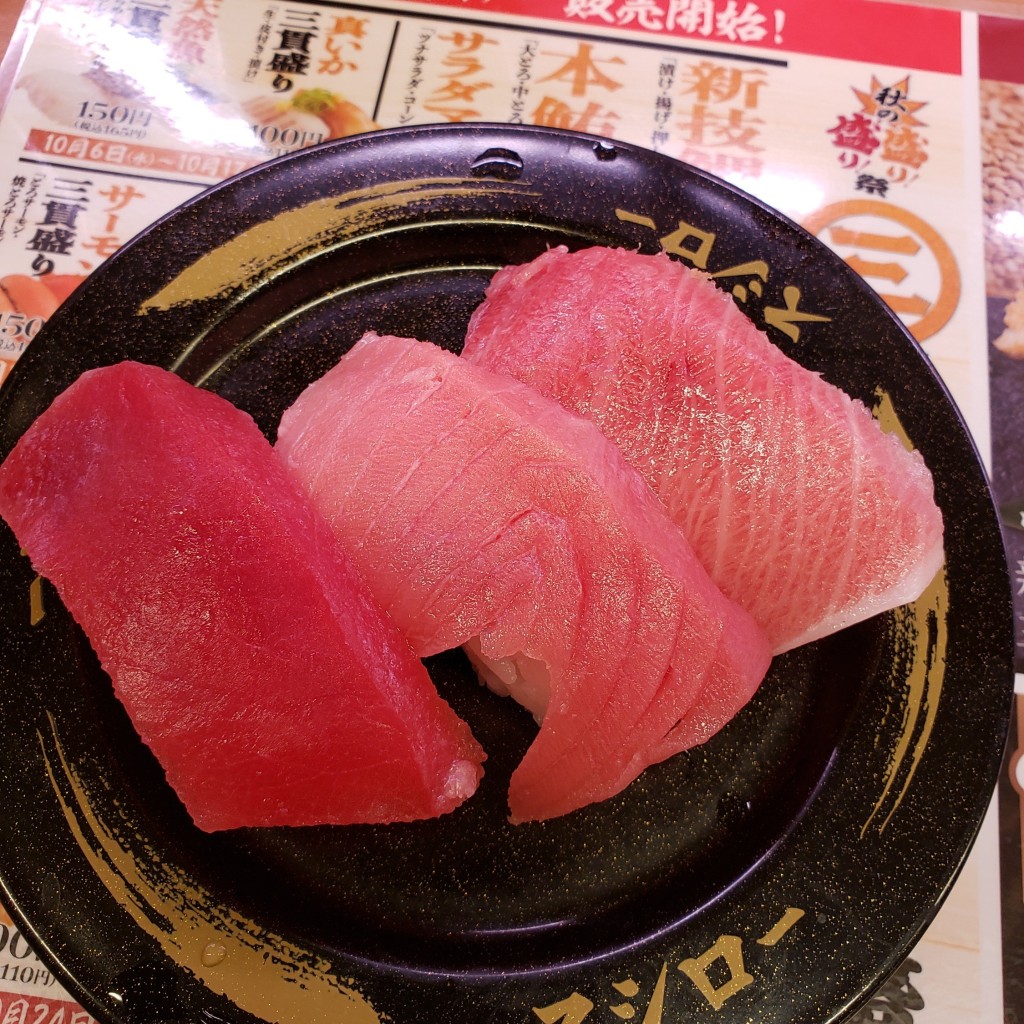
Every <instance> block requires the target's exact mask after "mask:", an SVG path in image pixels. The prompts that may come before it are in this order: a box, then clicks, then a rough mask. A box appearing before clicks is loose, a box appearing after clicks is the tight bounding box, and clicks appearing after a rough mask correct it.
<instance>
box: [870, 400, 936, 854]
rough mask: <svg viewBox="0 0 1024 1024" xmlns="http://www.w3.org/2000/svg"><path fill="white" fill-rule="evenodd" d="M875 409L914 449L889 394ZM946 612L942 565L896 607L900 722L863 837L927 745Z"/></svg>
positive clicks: (886, 816)
mask: <svg viewBox="0 0 1024 1024" xmlns="http://www.w3.org/2000/svg"><path fill="white" fill-rule="evenodd" d="M873 411H874V414H875V417H876V419H877V420H878V422H879V423H880V424H881V426H882V428H883V429H884V430H886V431H887V432H888V433H892V434H896V436H898V437H899V438H900V440H901V441H902V442H903V444H904V445H905V446H906V447H907V448H912V447H913V445H912V443H911V441H910V438H909V436H908V435H907V432H906V430H904V428H903V426H902V424H901V423H900V420H899V417H898V416H897V414H896V410H895V408H894V407H893V403H892V399H891V398H890V396H889V395H888V394H886V393H885V392H883V391H878V392H876V403H875V407H874V410H873ZM948 610H949V580H948V578H947V576H946V568H945V566H943V567H942V568H941V569H940V570H939V571H938V573H937V574H936V576H935V579H933V580H932V582H931V583H930V584H928V586H927V587H926V588H925V590H924V593H923V594H921V596H920V597H919V598H918V599H917V600H916V601H913V602H911V603H910V604H907V605H903V606H902V607H900V608H896V609H895V610H894V611H893V612H892V615H891V617H890V622H891V626H890V643H891V645H892V649H893V653H894V659H893V674H892V683H893V687H894V692H893V695H892V698H891V701H890V705H889V709H888V711H887V713H886V716H885V718H890V716H893V717H896V718H897V719H898V722H899V724H898V727H897V728H896V735H895V737H894V739H893V740H892V741H891V746H890V749H889V750H888V760H887V764H886V767H885V771H884V772H883V775H882V779H881V783H882V787H881V792H880V793H879V795H878V798H877V800H876V801H875V804H874V806H873V807H872V809H871V813H870V814H869V815H868V817H867V820H866V821H865V822H864V824H863V826H862V827H861V831H860V835H861V838H862V839H863V838H864V836H865V835H867V833H868V831H869V830H870V829H875V830H877V831H878V832H879V833H881V832H883V831H884V830H885V828H886V826H887V825H888V824H889V822H890V821H891V820H892V817H893V815H894V814H895V813H896V811H897V809H898V808H899V805H900V803H901V802H902V801H903V797H904V796H905V795H906V792H907V790H908V789H909V788H910V784H911V782H912V781H913V778H914V774H915V773H916V771H917V766H918V765H919V764H920V763H921V758H922V757H923V756H924V752H925V748H926V747H927V746H928V741H929V739H930V738H931V734H932V729H933V727H934V725H935V716H936V715H937V714H938V710H939V699H940V697H941V695H942V684H943V680H944V679H945V675H946V644H947V641H948V628H947V622H946V616H947V613H948ZM884 725H885V722H884V720H883V722H882V723H881V724H880V728H879V734H878V738H877V740H876V742H877V743H879V744H881V743H882V742H885V739H884V737H883V732H882V729H883V727H884Z"/></svg>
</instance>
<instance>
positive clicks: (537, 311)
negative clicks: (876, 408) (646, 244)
mask: <svg viewBox="0 0 1024 1024" xmlns="http://www.w3.org/2000/svg"><path fill="white" fill-rule="evenodd" d="M463 356H464V358H466V359H468V360H470V361H471V362H473V363H476V364H477V365H479V366H483V367H486V368H487V369H490V370H493V371H496V372H499V373H504V374H507V375H509V376H511V377H514V378H516V379H517V380H520V381H523V382H525V383H526V384H528V385H530V386H531V387H533V388H535V389H536V390H537V391H539V392H540V393H541V394H544V395H546V396H548V397H549V398H553V399H555V400H556V401H557V402H559V403H560V404H562V405H563V406H565V407H566V408H567V409H570V410H572V411H573V412H576V413H578V414H580V415H582V416H586V417H587V418H589V419H591V420H593V421H594V422H595V423H596V424H597V425H598V426H599V427H600V428H601V430H602V432H603V433H604V434H605V435H606V436H607V437H608V438H609V439H611V440H612V441H613V442H614V443H615V444H616V445H617V446H618V447H619V448H620V449H621V451H622V452H623V454H624V455H625V457H626V460H627V461H628V462H629V463H631V464H632V465H633V466H635V467H636V468H637V469H638V470H639V471H640V472H641V473H642V474H643V476H644V478H645V479H646V480H647V482H648V483H649V484H650V485H651V487H652V488H653V489H654V490H655V491H656V492H657V493H658V495H659V496H660V497H661V499H662V501H664V503H665V505H666V507H667V508H668V510H669V513H670V515H671V516H672V518H673V519H674V520H675V522H676V523H677V524H678V525H679V526H680V528H681V529H682V530H683V532H684V533H685V534H686V535H687V537H688V538H689V540H690V542H691V543H692V544H693V547H694V550H695V551H696V553H697V555H698V557H699V558H700V559H701V561H702V562H703V564H704V566H705V567H706V568H707V570H708V572H709V573H710V574H711V577H712V579H714V581H715V582H716V583H717V584H718V585H719V586H720V587H721V588H722V590H723V591H724V592H725V593H726V594H727V595H729V596H730V597H731V598H732V599H733V600H734V601H736V602H738V603H739V604H740V605H742V606H743V607H744V608H746V609H747V610H748V611H749V612H750V613H751V614H752V615H753V616H754V618H755V619H756V620H757V622H758V624H759V625H760V626H761V627H762V628H763V629H764V630H765V632H766V633H767V635H768V637H769V640H770V642H771V645H772V649H773V651H774V652H775V653H778V652H781V651H785V650H788V649H789V648H791V647H796V646H797V645H798V644H802V643H806V642H808V641H810V640H814V639H817V638H818V637H822V636H825V635H828V634H829V633H832V632H834V631H836V630H838V629H841V628H843V627H845V626H848V625H851V624H853V623H854V622H858V621H860V620H862V619H866V618H868V617H870V616H872V615H875V614H877V613H879V612H882V611H885V610H886V609H888V608H892V607H895V606H897V605H900V604H903V603H905V602H907V601H911V600H913V599H915V598H916V597H918V596H919V595H920V593H921V592H922V590H923V589H924V588H925V586H927V584H928V583H929V582H930V581H931V580H932V578H933V577H934V576H935V574H936V572H937V571H938V570H939V568H940V567H941V565H942V561H943V546H942V532H943V530H942V517H941V514H940V512H939V510H938V508H937V507H936V505H935V501H934V497H933V487H932V479H931V475H930V473H929V472H928V469H927V467H926V466H925V464H924V461H923V459H922V458H921V456H920V455H919V454H918V453H917V452H909V451H907V450H906V449H905V448H904V447H903V445H902V444H901V442H900V441H899V440H898V439H897V438H896V437H895V436H893V435H889V434H886V433H884V432H883V431H882V430H881V429H880V428H879V425H878V423H877V422H876V421H875V420H874V419H873V418H872V416H871V414H870V412H869V411H868V409H867V408H866V407H865V406H864V405H863V404H861V403H860V402H856V401H854V400H852V399H851V398H849V397H848V396H847V395H846V394H844V393H843V392H842V391H841V390H840V389H838V388H836V387H833V386H832V385H830V384H828V383H826V382H825V381H823V380H822V379H821V378H820V377H819V376H818V375H817V374H815V373H812V372H811V371H809V370H806V369H804V368H803V367H802V366H800V365H799V364H798V363H796V362H795V361H793V360H792V359H790V358H788V357H787V356H786V355H785V354H784V353H783V352H782V351H781V350H780V349H778V348H777V347H776V346H775V345H773V344H772V343H771V341H770V340H769V339H768V337H767V336H766V335H765V334H763V333H762V332H761V331H759V330H758V329H757V328H755V327H754V325H753V324H752V323H751V322H750V321H749V320H748V319H747V318H746V317H745V316H744V315H743V313H742V312H741V311H740V310H739V309H738V308H737V307H736V304H735V303H734V302H733V300H732V298H731V297H730V296H729V295H727V294H726V293H724V292H723V291H721V290H720V289H718V288H717V287H715V285H714V283H713V282H712V281H711V280H710V279H709V278H708V277H706V276H705V275H703V274H701V273H699V272H697V271H694V270H691V269H689V268H688V267H686V266H684V265H683V264H681V263H678V262H676V261H674V260H671V259H670V258H669V257H667V256H665V255H663V254H662V255H657V256H645V255H640V254H638V253H633V252H626V251H623V250H619V249H607V248H603V247H594V248H591V249H585V250H581V251H579V252H576V253H568V252H567V251H566V250H565V249H564V248H558V249H552V250H550V251H548V252H546V253H544V254H543V255H541V256H539V257H538V258H537V259H535V260H533V261H532V262H531V263H528V264H525V265H523V266H518V267H508V268H505V269H504V270H501V271H499V272H498V273H497V274H496V275H495V277H494V279H493V281H492V282H491V285H490V287H489V288H488V290H487V297H486V299H485V301H484V303H483V304H482V305H481V306H480V307H479V308H478V309H477V310H476V311H475V313H474V315H473V317H472V320H471V323H470V326H469V331H468V335H467V338H466V343H465V348H464V350H463Z"/></svg>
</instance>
